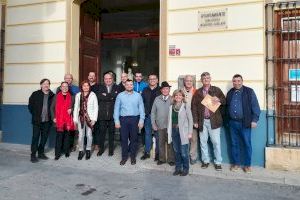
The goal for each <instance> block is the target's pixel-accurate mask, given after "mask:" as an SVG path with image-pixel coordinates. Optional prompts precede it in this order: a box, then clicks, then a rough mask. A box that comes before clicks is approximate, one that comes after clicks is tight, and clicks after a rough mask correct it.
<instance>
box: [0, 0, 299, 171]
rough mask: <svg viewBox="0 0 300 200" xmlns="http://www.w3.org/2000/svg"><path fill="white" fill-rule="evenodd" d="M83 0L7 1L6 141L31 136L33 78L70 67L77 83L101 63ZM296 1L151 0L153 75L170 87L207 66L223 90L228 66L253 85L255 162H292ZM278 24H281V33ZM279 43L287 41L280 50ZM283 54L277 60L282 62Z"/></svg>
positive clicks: (54, 82) (290, 165) (57, 75)
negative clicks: (155, 33) (155, 22)
mask: <svg viewBox="0 0 300 200" xmlns="http://www.w3.org/2000/svg"><path fill="white" fill-rule="evenodd" d="M86 2H87V1H84V0H77V1H76V0H75V1H74V0H7V1H6V26H5V29H6V32H5V60H4V81H3V88H4V91H3V105H2V111H1V112H2V113H1V116H2V121H1V124H2V127H1V128H2V132H3V141H4V142H11V143H21V144H29V143H30V141H31V134H32V133H31V132H32V131H31V125H30V114H29V112H28V109H27V103H28V97H29V96H30V94H31V93H32V91H34V90H36V89H38V88H39V84H38V83H39V81H40V80H41V79H42V78H44V77H47V78H49V79H50V80H51V88H52V89H54V88H56V87H57V86H58V85H59V84H60V82H61V80H62V79H63V76H64V74H65V73H72V74H73V75H74V78H75V82H77V83H78V82H79V80H82V79H84V77H85V76H86V73H87V72H88V71H90V70H95V71H97V70H98V71H97V72H99V71H100V70H101V67H100V68H99V66H101V65H100V64H99V62H100V61H99V57H98V56H99V53H98V54H97V55H95V54H94V53H95V52H98V51H99V48H98V47H99V46H97V45H99V44H100V43H101V41H100V38H101V37H99V35H101V33H100V32H98V31H99V29H95V30H94V31H91V32H86V34H85V29H84V25H89V27H90V26H93V27H98V24H97V23H99V20H98V21H97V20H94V21H93V20H90V19H88V18H84V17H83V14H82V12H81V6H82V4H83V3H86ZM299 7H300V6H299V5H298V3H292V2H289V1H284V2H282V3H280V2H277V1H275V0H274V1H265V0H185V1H182V0H160V1H159V48H158V49H157V52H158V53H159V77H160V80H161V81H163V80H166V81H168V82H170V83H171V84H172V86H173V87H172V89H176V88H177V85H178V77H179V76H180V75H184V74H191V75H195V76H196V80H197V83H196V85H197V87H200V86H201V83H200V74H201V73H202V72H204V71H208V72H210V74H211V76H212V83H213V84H214V85H216V86H218V87H220V88H221V89H222V90H223V92H224V93H226V92H227V91H228V90H229V89H230V88H231V87H232V84H231V78H232V76H233V75H234V74H236V73H239V74H242V75H243V77H244V84H245V85H247V86H250V87H252V88H253V89H254V90H255V92H256V94H257V97H258V100H259V104H260V107H261V110H262V113H261V116H260V120H259V123H258V127H257V128H256V129H254V130H253V133H252V141H253V165H257V166H266V167H269V168H285V169H293V170H295V169H296V170H299V169H300V156H299V155H300V149H299V148H300V130H298V129H300V127H298V126H299V125H297V124H300V123H299V122H300V120H299V119H300V118H299V116H298V114H297V112H292V110H299V106H298V98H299V101H300V97H298V96H297V93H298V82H297V81H298V76H299V81H300V71H299V75H298V68H299V66H298V64H297V62H296V61H297V60H298V56H300V55H298V42H299V41H298V40H297V37H298V33H297V31H298V30H299V32H300V28H299V29H298V28H297V27H298V16H300V14H298V8H299ZM292 10H294V12H292ZM287 11H288V12H287ZM289 11H290V12H289ZM280 13H283V14H280ZM289 13H290V14H289ZM82 18H84V19H83V21H84V20H86V22H82ZM285 19H286V20H285ZM82 23H84V24H82ZM284 23H285V24H284ZM276 24H277V25H276ZM293 24H296V25H293ZM284 26H285V27H286V30H284V28H283V27H284ZM299 27H300V23H299ZM276 30H281V32H280V34H278V33H279V32H278V31H277V32H276ZM272 31H273V32H272ZM269 33H270V34H269ZM84 34H85V35H84ZM276 35H277V36H276ZM83 36H84V37H83ZM83 38H85V39H86V38H87V40H86V41H87V43H89V44H90V45H86V46H89V48H90V49H89V50H91V49H93V48H94V49H95V51H92V52H91V51H87V50H86V49H84V47H85V46H84V45H83V44H87V43H83V42H82V41H83ZM292 38H293V39H292ZM292 40H293V41H292ZM286 41H287V42H286ZM91 44H93V45H94V46H92V45H91ZM299 47H300V45H299ZM293 48H294V49H295V51H294V49H293ZM278 49H280V50H278ZM282 49H288V50H286V51H285V52H287V53H285V54H284V53H283V51H284V50H282ZM289 49H291V50H289ZM281 51H282V53H280V52H281ZM276 52H279V53H276ZM292 54H293V55H292ZM276 55H277V56H276ZM292 56H294V57H293V59H292V58H291V57H292ZM271 58H278V59H277V60H276V61H274V59H273V60H272V59H271ZM288 58H289V60H288V61H287V64H286V65H285V63H283V62H285V61H286V60H285V59H288ZM295 62H296V64H294V63H295ZM279 66H281V68H280V69H281V71H279V70H278V69H279ZM282 66H286V67H285V68H284V67H282ZM282 70H283V71H282ZM282 74H283V75H282ZM279 77H283V78H281V79H280V78H279ZM289 78H290V80H288V79H289ZM279 79H280V80H281V82H280V83H281V84H280V83H279V82H278V80H279ZM289 81H290V82H289ZM285 83H286V84H285ZM279 86H280V87H279ZM280 88H282V89H280ZM299 88H300V87H299ZM281 90H282V91H281ZM280 91H281V92H280ZM299 92H300V89H299ZM282 98H283V99H285V100H284V101H283V100H281V99H282ZM281 105H286V107H283V106H281ZM278 113H279V114H278ZM291 127H293V128H291ZM228 137H229V136H228V133H227V132H226V131H225V130H222V134H221V138H222V155H223V158H224V162H227V163H229V161H230V158H229V151H228V148H229V139H228Z"/></svg>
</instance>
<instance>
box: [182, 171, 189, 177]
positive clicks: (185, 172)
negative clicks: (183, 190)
mask: <svg viewBox="0 0 300 200" xmlns="http://www.w3.org/2000/svg"><path fill="white" fill-rule="evenodd" d="M188 174H189V171H187V170H184V171H183V172H182V173H181V174H180V176H186V175H188Z"/></svg>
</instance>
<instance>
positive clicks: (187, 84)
mask: <svg viewBox="0 0 300 200" xmlns="http://www.w3.org/2000/svg"><path fill="white" fill-rule="evenodd" d="M183 85H184V87H183V89H182V91H183V92H184V94H185V100H186V102H187V104H188V108H191V104H192V98H193V95H194V93H195V92H196V89H195V88H194V86H193V76H192V75H186V76H185V77H184V80H183ZM197 147H198V130H197V129H196V128H194V129H193V134H192V138H191V140H190V163H191V165H193V164H195V163H196V162H197V152H198V148H197Z"/></svg>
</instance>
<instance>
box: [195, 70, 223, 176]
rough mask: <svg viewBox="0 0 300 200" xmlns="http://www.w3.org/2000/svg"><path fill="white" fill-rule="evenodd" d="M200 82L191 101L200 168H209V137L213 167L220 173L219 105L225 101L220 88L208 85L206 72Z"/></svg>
mask: <svg viewBox="0 0 300 200" xmlns="http://www.w3.org/2000/svg"><path fill="white" fill-rule="evenodd" d="M201 82H202V84H203V86H202V87H201V88H199V89H198V90H197V91H196V92H195V94H194V95H193V99H192V114H193V120H194V127H195V128H198V129H199V134H200V147H201V156H202V165H201V168H203V169H206V168H207V167H208V166H209V162H210V157H209V154H208V145H207V141H208V137H210V140H211V142H212V144H213V149H214V156H215V159H214V166H215V169H216V170H217V171H220V170H222V166H221V163H222V155H221V142H220V133H221V127H222V125H223V119H222V115H221V111H220V105H225V103H226V99H225V96H224V94H223V92H222V91H221V89H220V88H218V87H216V86H212V85H211V84H210V82H211V77H210V74H209V73H208V72H203V73H202V74H201Z"/></svg>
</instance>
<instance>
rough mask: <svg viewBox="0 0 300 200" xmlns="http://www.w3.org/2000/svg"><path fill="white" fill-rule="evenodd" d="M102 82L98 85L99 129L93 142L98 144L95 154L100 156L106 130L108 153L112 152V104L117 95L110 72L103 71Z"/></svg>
mask: <svg viewBox="0 0 300 200" xmlns="http://www.w3.org/2000/svg"><path fill="white" fill-rule="evenodd" d="M103 80H104V84H103V85H100V86H99V90H98V93H97V95H98V104H99V112H98V125H99V129H98V131H97V133H96V141H95V144H98V145H99V152H98V153H97V156H101V155H102V154H103V152H104V143H105V136H106V132H107V130H108V144H109V148H108V149H109V151H108V155H109V156H112V155H113V154H114V136H115V124H114V120H113V113H114V105H115V100H116V98H117V95H118V94H119V90H118V89H119V88H118V86H117V85H116V84H115V83H114V77H113V75H112V73H110V72H108V73H105V74H104V76H103Z"/></svg>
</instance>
